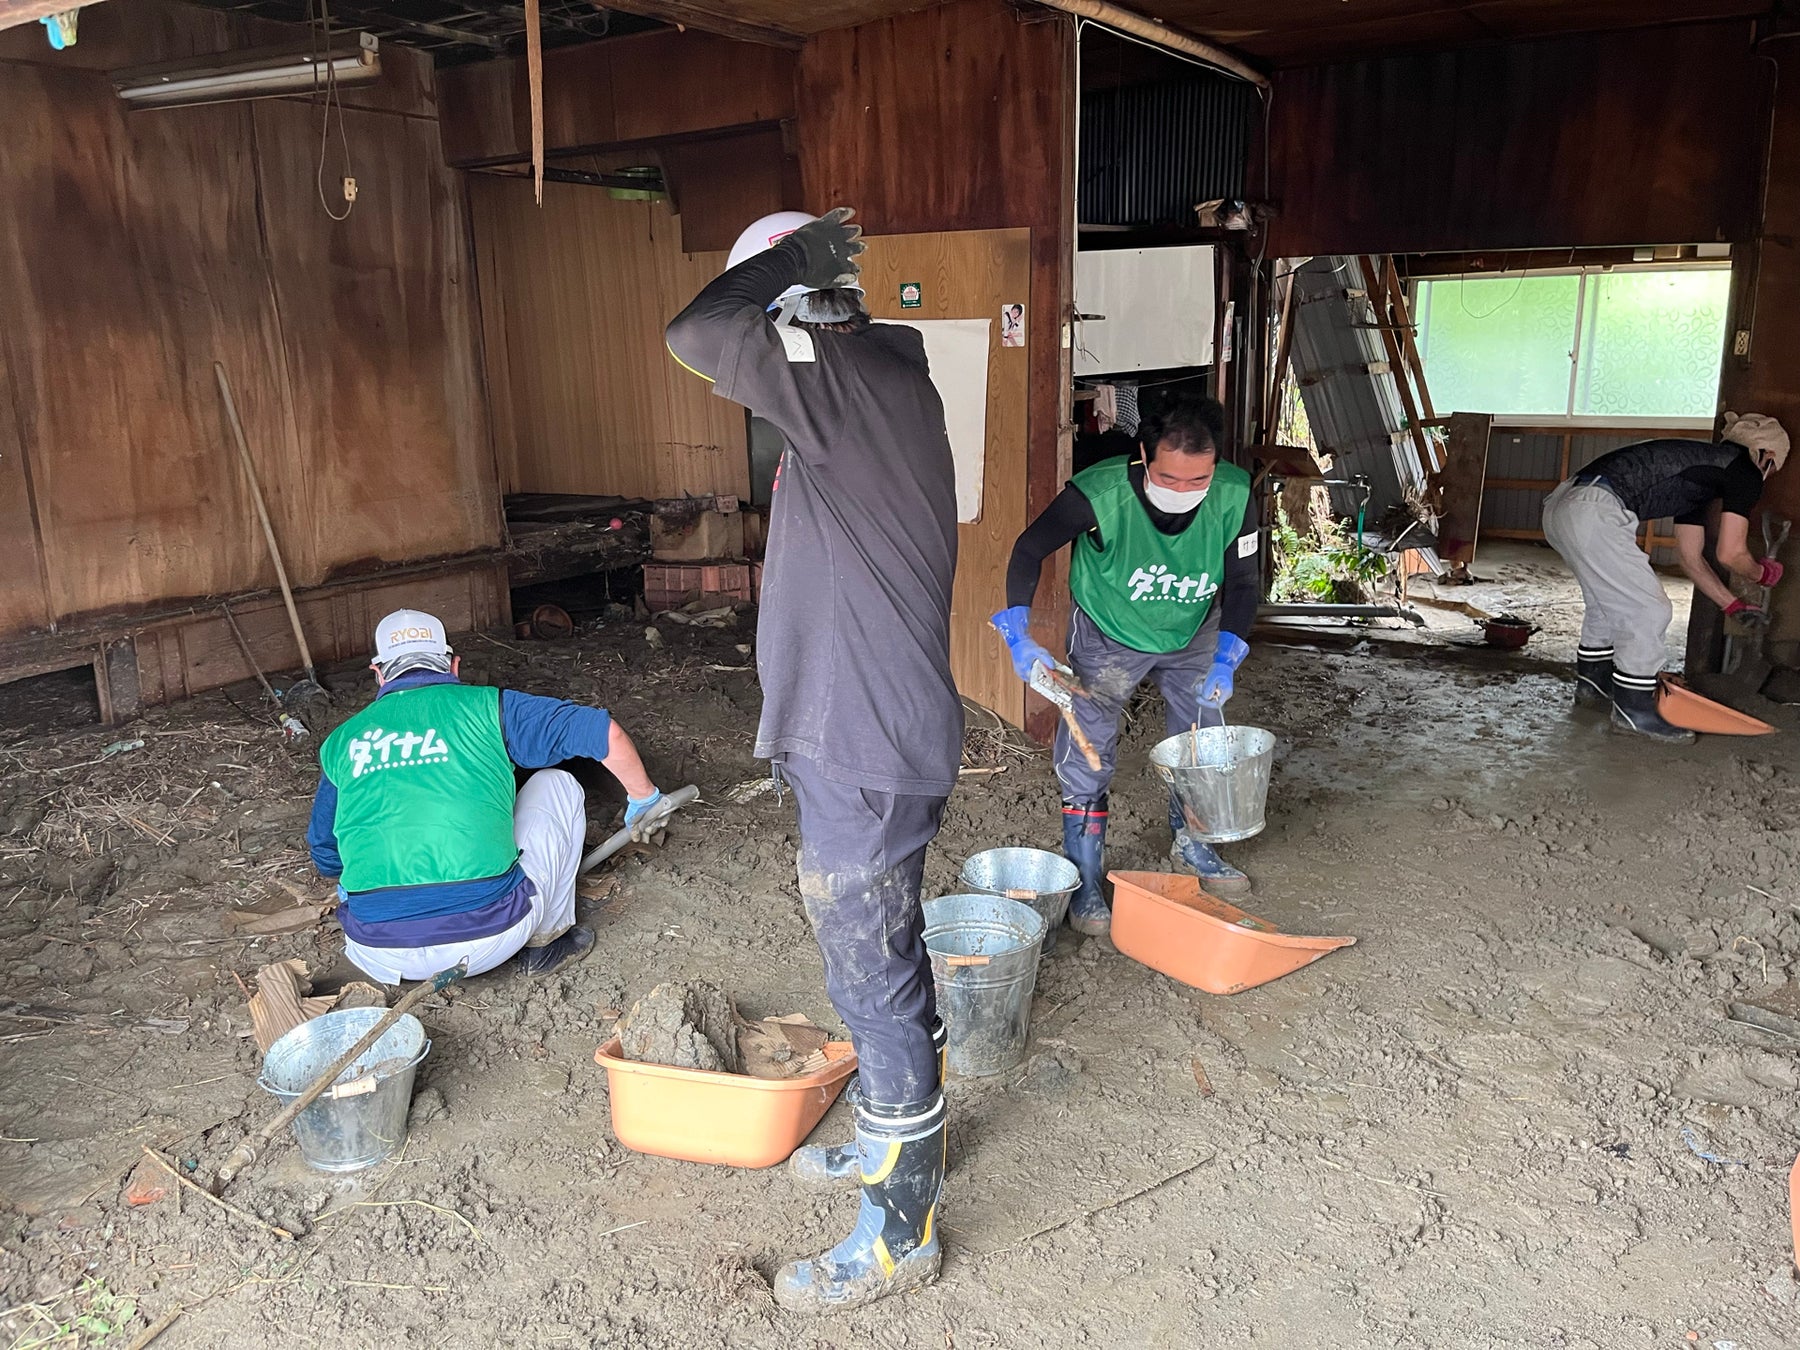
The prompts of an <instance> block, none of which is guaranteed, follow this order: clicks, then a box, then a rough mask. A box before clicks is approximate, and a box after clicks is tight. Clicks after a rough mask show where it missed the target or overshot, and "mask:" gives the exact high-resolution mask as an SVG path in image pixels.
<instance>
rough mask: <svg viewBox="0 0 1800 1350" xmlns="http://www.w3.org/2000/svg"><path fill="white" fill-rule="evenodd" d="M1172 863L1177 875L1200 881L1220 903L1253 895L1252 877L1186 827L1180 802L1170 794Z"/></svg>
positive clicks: (1170, 859)
mask: <svg viewBox="0 0 1800 1350" xmlns="http://www.w3.org/2000/svg"><path fill="white" fill-rule="evenodd" d="M1169 833H1170V834H1172V835H1174V837H1175V838H1174V842H1172V843H1171V844H1170V845H1169V862H1170V863H1171V864H1172V865H1173V866H1174V868H1175V870H1176V871H1177V872H1186V873H1188V874H1189V875H1190V876H1196V877H1199V878H1200V882H1201V884H1202V885H1203V886H1204V887H1205V888H1206V890H1207V891H1208V892H1209V893H1210V894H1212V895H1216V896H1218V897H1219V898H1220V899H1221V900H1232V899H1236V898H1238V897H1240V896H1245V895H1248V894H1250V878H1249V877H1247V876H1245V875H1244V874H1243V873H1242V872H1240V871H1238V870H1237V868H1235V867H1233V866H1232V865H1231V864H1230V863H1228V862H1226V861H1225V860H1224V859H1223V858H1221V857H1220V856H1219V854H1218V850H1216V849H1215V848H1213V846H1212V845H1211V844H1209V843H1207V842H1206V841H1205V840H1204V839H1202V838H1200V836H1198V835H1197V834H1195V833H1194V832H1193V831H1192V830H1190V829H1188V828H1187V820H1186V818H1185V817H1183V816H1182V814H1181V803H1180V802H1179V801H1178V800H1177V799H1176V797H1175V794H1174V793H1173V792H1171V793H1170V794H1169Z"/></svg>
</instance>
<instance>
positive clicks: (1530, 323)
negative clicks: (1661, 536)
mask: <svg viewBox="0 0 1800 1350" xmlns="http://www.w3.org/2000/svg"><path fill="white" fill-rule="evenodd" d="M1730 287H1731V272H1730V269H1729V268H1725V267H1718V268H1680V269H1674V268H1665V269H1661V270H1645V271H1612V272H1591V273H1569V274H1566V275H1553V276H1515V277H1450V278H1442V279H1437V280H1432V281H1421V282H1419V283H1418V292H1417V298H1416V301H1415V306H1414V314H1415V317H1416V320H1417V322H1418V327H1419V356H1420V359H1421V360H1422V361H1423V363H1424V366H1425V379H1426V383H1427V386H1428V387H1429V388H1430V390H1431V401H1432V403H1433V404H1434V405H1436V406H1437V407H1439V408H1443V409H1455V410H1457V411H1459V412H1489V413H1494V414H1497V415H1501V416H1505V415H1514V416H1520V415H1523V416H1532V417H1546V418H1557V417H1615V418H1628V417H1663V418H1710V417H1712V415H1713V413H1714V411H1715V404H1716V402H1717V398H1718V389H1719V363H1720V360H1721V357H1722V355H1723V351H1724V342H1725V317H1726V316H1725V309H1726V299H1727V295H1728V292H1729V290H1730Z"/></svg>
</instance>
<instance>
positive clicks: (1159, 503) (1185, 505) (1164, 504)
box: [1144, 473, 1212, 516]
mask: <svg viewBox="0 0 1800 1350" xmlns="http://www.w3.org/2000/svg"><path fill="white" fill-rule="evenodd" d="M1211 491H1212V484H1210V483H1209V484H1207V485H1206V486H1205V487H1203V488H1201V489H1200V490H1199V491H1198V492H1176V491H1175V490H1174V489H1173V488H1166V487H1162V486H1160V485H1158V484H1157V483H1154V482H1152V481H1151V479H1150V475H1149V474H1147V473H1146V474H1145V475H1144V496H1145V498H1146V499H1147V500H1148V501H1149V503H1150V505H1152V506H1154V507H1155V508H1156V509H1157V510H1158V511H1166V512H1167V513H1168V514H1169V515H1172V516H1180V515H1185V514H1187V513H1188V512H1189V511H1192V510H1193V509H1194V508H1195V507H1196V506H1198V505H1200V503H1201V502H1203V501H1205V500H1206V494H1207V493H1209V492H1211Z"/></svg>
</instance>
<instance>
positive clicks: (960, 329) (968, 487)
mask: <svg viewBox="0 0 1800 1350" xmlns="http://www.w3.org/2000/svg"><path fill="white" fill-rule="evenodd" d="M876 322H877V323H897V324H900V325H902V326H903V327H906V328H916V329H918V330H919V333H920V335H921V336H923V337H924V339H925V359H926V360H927V361H929V362H930V363H931V382H932V383H933V384H935V385H936V386H937V391H938V397H939V398H941V399H943V400H944V425H945V426H946V427H947V428H948V430H949V432H950V455H951V458H952V459H954V460H955V461H956V519H957V523H958V524H962V525H969V524H972V523H974V522H975V521H977V520H980V519H981V480H982V475H983V474H985V473H986V472H987V398H988V341H989V335H990V332H991V330H992V329H993V326H994V323H993V320H992V319H877V320H876Z"/></svg>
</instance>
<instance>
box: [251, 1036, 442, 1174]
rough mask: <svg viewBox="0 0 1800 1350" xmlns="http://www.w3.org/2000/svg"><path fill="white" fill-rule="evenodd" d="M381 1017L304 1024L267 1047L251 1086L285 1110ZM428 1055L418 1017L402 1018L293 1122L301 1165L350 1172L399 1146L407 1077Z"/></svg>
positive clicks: (409, 1084) (408, 1094)
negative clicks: (257, 1086) (284, 1105)
mask: <svg viewBox="0 0 1800 1350" xmlns="http://www.w3.org/2000/svg"><path fill="white" fill-rule="evenodd" d="M387 1011H388V1010H387V1009H386V1008H345V1009H343V1010H341V1011H339V1012H328V1013H325V1014H323V1015H322V1016H319V1017H315V1018H313V1020H312V1021H310V1022H302V1023H301V1024H300V1025H299V1026H297V1027H295V1028H294V1029H293V1030H292V1031H290V1032H288V1033H287V1035H285V1036H283V1037H282V1038H281V1039H280V1040H278V1041H276V1042H275V1044H274V1045H272V1046H270V1047H269V1053H268V1054H267V1055H266V1056H265V1057H264V1059H263V1068H262V1074H261V1075H260V1076H259V1077H258V1078H257V1080H256V1081H257V1082H258V1083H259V1084H261V1085H262V1087H263V1089H264V1090H265V1091H267V1092H268V1093H270V1094H271V1095H272V1096H275V1097H278V1098H280V1099H281V1101H282V1102H283V1103H286V1102H290V1101H292V1100H293V1099H294V1098H295V1097H298V1096H299V1095H300V1094H301V1093H302V1092H304V1091H306V1089H307V1088H308V1087H309V1086H310V1085H311V1084H312V1081H313V1079H315V1078H317V1077H318V1076H319V1075H320V1074H321V1073H323V1072H324V1071H325V1070H326V1069H328V1068H330V1067H331V1065H332V1063H333V1062H334V1061H335V1060H336V1059H337V1058H338V1056H340V1055H342V1054H343V1053H344V1052H345V1051H346V1050H348V1049H349V1048H350V1047H351V1046H353V1045H355V1044H356V1043H357V1042H358V1041H360V1040H361V1039H362V1038H363V1037H364V1036H365V1035H367V1034H368V1033H369V1031H370V1030H371V1029H372V1028H373V1027H374V1025H375V1024H376V1023H377V1022H379V1021H380V1020H381V1019H382V1018H383V1017H385V1016H386V1015H387ZM430 1051H431V1042H430V1041H429V1040H427V1039H426V1037H425V1028H424V1026H423V1024H421V1023H420V1021H419V1019H418V1018H416V1017H412V1016H406V1017H402V1018H400V1019H399V1020H398V1021H396V1022H395V1023H394V1025H393V1026H391V1027H389V1028H388V1029H387V1030H386V1031H385V1032H383V1033H382V1036H381V1039H380V1040H378V1041H376V1042H375V1044H373V1045H371V1046H370V1047H369V1048H368V1049H366V1050H364V1051H363V1052H362V1054H360V1055H358V1056H357V1058H356V1061H355V1062H354V1063H353V1064H351V1066H350V1067H349V1068H348V1069H345V1070H344V1071H343V1072H342V1073H340V1074H339V1075H338V1077H337V1082H336V1083H334V1084H333V1085H332V1086H331V1087H329V1088H327V1089H326V1090H325V1092H324V1094H323V1095H322V1096H321V1097H320V1098H319V1099H318V1100H317V1101H315V1102H314V1103H313V1104H312V1105H311V1106H309V1107H307V1108H306V1109H305V1110H304V1111H302V1112H301V1113H300V1114H299V1115H297V1116H295V1117H294V1125H293V1130H294V1142H295V1143H296V1144H298V1145H299V1146H300V1156H301V1157H302V1158H303V1159H305V1161H306V1165H307V1166H308V1167H313V1168H317V1169H318V1170H319V1171H321V1172H356V1171H360V1170H361V1169H362V1168H365V1167H373V1166H374V1165H375V1164H376V1163H378V1162H380V1161H381V1160H382V1159H383V1158H386V1157H388V1156H390V1155H391V1154H393V1153H394V1152H395V1150H397V1149H398V1148H399V1147H400V1145H401V1144H403V1143H405V1142H406V1116H407V1112H408V1111H410V1110H411V1109H412V1090H413V1076H414V1075H415V1074H416V1073H417V1071H418V1068H419V1064H420V1062H421V1061H422V1060H423V1059H424V1058H425V1056H426V1055H427V1054H429V1053H430Z"/></svg>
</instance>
